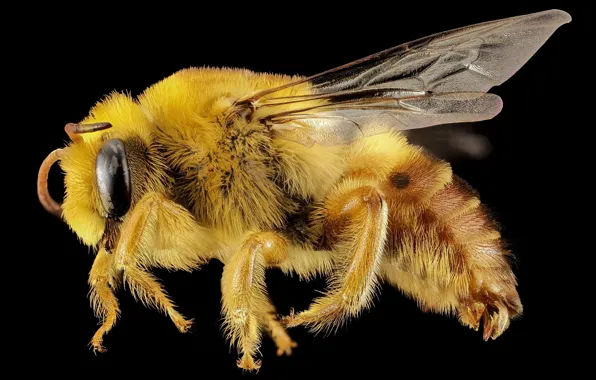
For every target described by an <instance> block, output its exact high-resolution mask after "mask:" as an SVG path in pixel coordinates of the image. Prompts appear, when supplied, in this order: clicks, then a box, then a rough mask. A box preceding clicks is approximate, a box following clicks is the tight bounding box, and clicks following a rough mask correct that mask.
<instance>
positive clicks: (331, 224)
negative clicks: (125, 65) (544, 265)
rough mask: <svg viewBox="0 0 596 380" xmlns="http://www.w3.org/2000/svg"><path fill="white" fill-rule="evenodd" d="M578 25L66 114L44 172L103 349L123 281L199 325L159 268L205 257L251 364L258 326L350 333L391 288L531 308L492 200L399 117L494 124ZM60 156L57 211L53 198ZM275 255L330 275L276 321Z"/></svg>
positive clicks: (175, 81) (226, 78)
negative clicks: (505, 103)
mask: <svg viewBox="0 0 596 380" xmlns="http://www.w3.org/2000/svg"><path fill="white" fill-rule="evenodd" d="M569 21H570V17H569V15H567V14H566V13H564V12H561V11H557V10H553V11H546V12H539V13H536V14H531V15H526V16H518V17H514V18H510V19H504V20H497V21H493V22H489V23H485V24H477V25H475V26H472V27H468V28H462V29H456V30H453V31H450V32H445V33H442V34H438V35H434V36H430V37H427V38H424V39H420V40H417V41H415V42H413V43H409V44H404V45H400V46H398V47H396V48H393V49H389V50H387V51H384V52H382V53H379V54H377V55H373V56H370V57H367V58H366V59H363V60H361V61H357V62H355V63H353V64H350V65H346V66H342V67H339V68H337V69H334V70H331V71H328V72H325V73H322V74H319V75H315V76H313V77H310V78H301V77H290V76H284V75H274V74H260V73H254V72H251V71H248V70H237V69H216V68H192V69H186V70H181V71H179V72H177V73H175V74H173V75H171V76H169V77H167V78H165V79H163V80H162V81H160V82H158V83H156V84H155V85H153V86H151V87H149V88H148V89H146V91H144V92H143V93H142V94H140V95H139V96H138V97H136V98H132V97H130V96H128V95H124V94H120V93H114V94H111V95H110V96H108V97H107V98H106V99H104V100H103V101H100V102H99V103H98V104H96V105H95V106H94V107H93V108H92V110H91V112H90V114H89V116H88V117H86V118H85V119H84V120H82V121H81V122H80V123H78V124H69V125H67V127H66V129H65V130H66V132H67V133H68V135H69V136H70V137H71V140H72V142H70V143H69V144H68V146H67V147H65V148H64V149H57V150H56V151H54V152H52V153H51V154H50V155H49V156H48V158H47V159H46V160H45V161H44V163H43V164H42V167H41V169H40V172H39V177H38V193H39V198H40V201H41V202H42V204H43V205H44V207H45V208H46V209H47V210H48V211H50V212H53V213H55V214H57V215H60V216H61V217H62V218H63V219H64V220H65V221H66V223H67V224H68V225H69V226H70V228H71V229H72V230H73V231H74V232H75V233H76V235H77V236H78V237H79V239H80V240H81V241H82V242H83V243H84V244H86V245H88V246H89V247H92V248H93V249H94V251H95V252H97V255H96V259H95V261H94V264H93V267H92V268H91V271H90V274H89V284H90V286H91V301H92V306H93V309H94V311H95V313H96V314H97V316H98V317H99V318H100V319H101V321H102V323H101V326H100V328H99V329H98V331H97V332H96V334H95V335H94V336H93V337H92V340H91V344H92V346H93V349H94V350H96V351H100V352H101V351H104V350H105V348H104V347H103V338H104V336H105V334H106V333H107V332H108V331H109V330H111V329H112V328H113V327H114V325H115V324H116V321H117V319H118V316H119V315H120V309H119V305H118V300H117V298H116V296H115V293H114V292H115V290H117V289H118V288H119V286H120V285H121V284H123V283H124V284H126V285H127V287H128V288H129V289H130V290H131V291H132V293H133V294H134V296H135V297H137V298H138V299H139V300H141V301H142V302H143V303H145V304H146V305H150V306H153V307H155V308H157V309H159V310H161V311H163V312H164V313H166V314H167V315H168V316H169V317H170V318H171V319H172V321H173V322H174V323H175V325H176V326H177V328H178V329H179V330H180V331H181V332H186V331H187V330H188V328H189V327H190V325H191V323H192V320H189V319H187V317H185V316H182V315H181V314H180V313H179V312H178V311H177V310H176V306H175V304H174V302H173V300H171V299H170V298H169V296H168V295H167V292H166V291H165V289H163V287H162V286H161V285H160V283H159V281H158V279H156V278H155V277H154V276H153V275H152V274H151V272H150V270H151V268H157V267H161V268H167V269H170V270H184V271H192V270H194V269H196V268H198V267H200V266H201V265H203V264H205V263H207V262H208V261H209V260H219V261H221V262H222V263H223V264H224V270H223V276H222V280H221V289H222V313H223V316H224V325H225V327H226V332H227V336H228V338H229V339H230V341H231V343H232V344H233V345H235V346H236V347H237V348H238V351H239V356H240V358H239V360H238V366H239V367H241V368H244V369H248V370H255V369H258V368H259V367H260V365H261V362H260V360H258V358H257V353H258V350H259V347H260V344H261V339H262V335H263V333H267V334H268V335H269V336H270V337H271V338H272V339H273V340H274V341H275V343H276V345H277V347H278V351H277V354H278V355H282V354H290V353H291V351H292V348H294V347H296V343H294V342H293V341H292V339H291V338H290V337H289V335H288V334H287V332H286V328H289V327H294V326H299V325H305V326H309V327H310V328H311V329H312V330H313V331H320V330H327V329H333V328H336V327H338V326H340V325H341V324H342V323H344V322H346V321H347V320H348V319H350V318H352V317H356V316H358V315H359V314H360V313H361V312H362V311H363V310H365V309H367V308H368V307H370V306H371V300H372V298H373V296H374V295H375V292H376V291H377V290H378V285H379V284H380V283H382V282H386V283H388V284H391V285H393V286H395V287H397V288H398V289H400V290H401V291H402V292H403V293H404V294H406V295H407V296H409V297H411V298H412V299H414V300H415V301H416V302H417V304H418V305H419V306H420V307H421V308H422V309H423V310H425V311H429V312H436V313H443V314H446V315H452V316H455V317H457V318H458V319H459V321H460V322H461V323H462V324H464V325H466V326H469V327H471V328H473V329H476V330H478V329H479V327H480V324H481V322H482V324H483V330H484V331H483V337H484V339H485V340H488V339H490V338H492V339H496V338H497V337H499V336H500V335H501V334H502V333H503V332H504V331H505V330H506V329H507V328H508V326H509V323H510V321H511V320H512V319H514V318H515V317H518V316H519V315H520V314H521V312H522V309H523V308H522V305H521V302H520V299H519V296H518V293H517V290H516V285H517V283H516V279H515V276H514V274H513V272H512V270H511V267H510V265H509V258H510V256H511V254H510V252H508V251H507V250H506V249H505V247H504V245H503V242H502V241H501V236H500V233H499V230H498V228H497V226H496V224H495V223H494V222H493V220H492V219H491V217H490V215H489V213H488V212H487V211H486V209H485V208H484V207H483V205H482V204H481V202H480V199H479V197H478V195H477V194H476V193H475V192H474V191H473V190H472V189H471V188H470V187H469V186H468V185H467V184H466V183H465V182H464V181H463V180H462V179H460V178H458V177H456V176H455V175H454V174H453V173H452V171H451V167H450V165H449V164H448V163H447V162H445V161H443V160H440V159H438V158H436V157H434V156H433V155H432V154H430V153H429V152H427V151H426V150H425V149H423V148H422V147H420V146H415V145H412V144H410V143H409V142H408V140H407V139H406V137H405V135H404V134H403V133H402V131H401V130H402V129H409V128H420V127H426V126H430V125H435V124H440V123H447V122H466V121H475V120H485V119H488V118H491V117H494V116H495V115H496V114H497V113H498V112H499V111H500V109H501V106H502V103H501V101H500V98H498V97H497V96H495V95H492V94H488V93H486V91H487V90H488V89H489V88H490V87H491V86H493V85H495V84H500V83H502V82H503V81H505V80H507V78H509V76H510V75H512V73H514V72H515V71H516V70H517V69H518V68H519V67H520V66H521V65H522V64H523V63H524V62H525V60H527V59H529V57H530V56H531V55H532V54H533V52H535V51H536V49H538V47H539V46H540V45H541V44H542V43H543V42H544V41H545V40H546V39H547V38H548V37H549V36H550V34H552V32H554V30H555V29H556V28H557V27H559V26H560V25H562V24H564V23H566V22H569ZM485 42H486V43H485ZM453 52H456V53H453ZM429 57H430V58H432V59H430V60H429ZM405 58H407V59H405ZM470 70H471V71H473V72H472V73H471V72H470ZM56 161H60V165H61V167H62V169H63V171H64V172H65V185H66V194H65V198H64V202H63V204H62V205H59V204H57V203H56V202H55V201H53V200H52V199H51V197H50V196H49V194H48V192H47V174H48V172H49V167H50V166H51V165H52V164H53V163H54V162H56ZM270 268H279V269H281V270H282V271H284V272H285V273H294V274H297V275H298V276H300V278H302V279H306V280H308V279H312V278H313V277H314V276H317V275H322V276H328V278H329V286H328V289H327V291H326V292H325V293H324V294H323V295H322V296H321V297H320V298H318V299H316V300H314V302H313V303H312V305H311V306H310V307H309V308H308V309H307V310H304V311H301V312H299V313H296V314H294V313H291V314H290V315H289V316H285V317H281V318H280V317H279V316H278V315H277V312H276V309H275V306H274V305H273V304H272V303H271V301H270V299H269V297H268V293H267V289H266V285H265V273H266V271H267V270H268V269H270Z"/></svg>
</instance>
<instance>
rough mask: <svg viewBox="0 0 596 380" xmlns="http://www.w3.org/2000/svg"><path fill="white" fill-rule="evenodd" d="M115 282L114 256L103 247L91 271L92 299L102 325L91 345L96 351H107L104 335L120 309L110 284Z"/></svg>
mask: <svg viewBox="0 0 596 380" xmlns="http://www.w3.org/2000/svg"><path fill="white" fill-rule="evenodd" d="M114 284H115V277H114V273H113V271H112V256H111V255H109V254H108V253H107V252H106V251H105V250H104V249H103V248H102V249H100V250H99V252H98V253H97V256H96V257H95V261H94V262H93V266H92V267H91V272H90V273H89V285H90V286H91V291H90V299H91V306H92V307H93V311H94V312H95V315H96V316H97V317H98V318H99V319H101V326H100V327H99V329H98V330H97V332H96V333H95V335H93V338H92V339H91V346H92V347H93V350H94V351H99V352H105V351H107V350H106V348H105V347H104V346H103V345H102V344H103V337H104V335H105V334H107V333H108V331H110V330H111V329H112V327H114V325H115V324H116V320H117V319H118V315H119V314H120V309H119V308H118V300H117V299H116V296H115V295H114V293H113V291H112V289H111V287H110V285H112V286H113V285H114Z"/></svg>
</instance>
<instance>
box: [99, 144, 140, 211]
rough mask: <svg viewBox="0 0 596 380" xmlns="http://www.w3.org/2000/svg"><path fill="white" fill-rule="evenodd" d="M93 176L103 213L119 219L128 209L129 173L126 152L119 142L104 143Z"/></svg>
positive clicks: (129, 199)
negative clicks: (95, 180) (95, 178)
mask: <svg viewBox="0 0 596 380" xmlns="http://www.w3.org/2000/svg"><path fill="white" fill-rule="evenodd" d="M95 175H96V176H97V185H98V187H99V194H100V198H101V203H102V205H103V208H104V211H105V213H106V215H107V216H108V217H112V218H119V217H122V216H123V215H125V214H126V212H127V211H128V209H129V208H130V202H131V187H130V172H129V169H128V161H127V159H126V151H125V149H124V144H123V143H122V141H121V140H118V139H113V140H109V141H106V142H105V143H104V144H103V146H102V147H101V150H100V151H99V154H98V155H97V160H96V161H95Z"/></svg>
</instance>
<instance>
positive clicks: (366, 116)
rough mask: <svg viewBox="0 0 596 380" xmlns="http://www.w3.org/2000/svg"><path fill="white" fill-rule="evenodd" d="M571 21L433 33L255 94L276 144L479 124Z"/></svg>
mask: <svg viewBox="0 0 596 380" xmlns="http://www.w3.org/2000/svg"><path fill="white" fill-rule="evenodd" d="M570 21H571V17H570V16H569V14H567V13H565V12H563V11H559V10H550V11H545V12H539V13H533V14H529V15H524V16H517V17H511V18H507V19H502V20H496V21H490V22H485V23H481V24H476V25H472V26H468V27H464V28H459V29H454V30H451V31H448V32H443V33H438V34H434V35H431V36H428V37H425V38H421V39H418V40H415V41H412V42H409V43H405V44H402V45H399V46H397V47H394V48H391V49H388V50H385V51H382V52H380V53H377V54H374V55H371V56H369V57H366V58H363V59H360V60H358V61H355V62H352V63H349V64H347V65H344V66H340V67H338V68H335V69H332V70H329V71H326V72H323V73H320V74H317V75H314V76H311V77H308V78H304V79H301V80H298V81H296V82H293V83H290V84H287V85H284V86H281V87H277V88H272V89H268V90H265V91H262V92H259V93H257V94H253V95H252V96H250V97H249V98H247V99H245V100H244V102H249V103H251V104H252V106H253V109H255V110H256V113H255V115H256V117H258V118H259V119H261V120H262V121H263V122H266V123H268V124H269V125H270V126H271V130H272V131H274V132H275V133H276V134H277V135H278V136H279V137H281V138H286V139H290V140H294V141H298V142H301V143H303V144H306V145H311V144H314V143H319V144H324V145H335V144H343V143H347V142H350V141H353V140H354V139H357V138H359V137H362V136H368V135H372V134H377V133H383V132H387V131H389V130H391V129H397V130H410V129H416V128H423V127H429V126H433V125H438V124H446V123H461V122H472V121H481V120H486V119H490V118H492V117H494V116H495V115H497V114H498V113H499V112H500V110H501V107H502V102H501V99H500V98H499V97H498V96H497V95H493V94H488V93H487V92H488V90H489V89H490V88H492V87H493V86H497V85H500V84H502V83H503V82H505V81H506V80H507V79H509V78H510V77H511V76H512V75H513V74H514V73H515V72H517V71H518V70H519V68H520V67H522V66H523V65H524V64H525V63H526V62H527V61H528V60H529V59H530V57H531V56H532V55H534V53H535V52H536V51H537V50H538V49H539V48H540V47H541V46H542V45H543V44H544V43H545V42H546V40H547V39H548V38H549V37H550V36H551V35H552V34H553V33H554V31H555V30H556V29H557V28H558V27H560V26H561V25H563V24H565V23H568V22H570Z"/></svg>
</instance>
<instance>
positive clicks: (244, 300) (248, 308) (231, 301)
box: [222, 232, 295, 370]
mask: <svg viewBox="0 0 596 380" xmlns="http://www.w3.org/2000/svg"><path fill="white" fill-rule="evenodd" d="M287 256H288V249H287V244H286V242H285V240H284V239H283V238H282V237H281V236H280V235H278V234H276V233H273V232H258V233H253V234H251V235H249V236H248V237H247V238H246V239H245V240H244V242H243V243H242V246H241V248H240V250H239V251H238V252H236V253H235V254H234V255H233V256H232V257H231V259H230V260H229V262H227V263H226V264H225V266H224V270H223V276H222V298H223V300H222V301H223V314H224V318H225V322H224V326H225V328H226V330H227V334H228V337H229V338H230V340H231V343H232V344H234V345H236V346H237V347H238V351H239V354H240V355H241V358H240V359H239V360H238V363H237V364H238V367H240V368H243V369H247V370H257V369H259V368H260V367H261V361H260V360H255V359H254V357H255V355H256V354H257V351H258V348H259V346H260V343H261V335H262V334H261V333H262V329H263V328H265V329H266V330H268V331H269V332H270V334H271V336H272V338H273V339H274V340H275V342H276V344H277V346H278V347H279V348H280V349H283V351H284V352H288V351H289V350H291V347H292V346H293V342H292V341H291V339H289V337H288V336H287V334H286V333H285V331H284V329H283V327H282V326H281V325H280V324H279V322H278V321H277V319H276V318H275V308H274V307H273V305H272V304H271V301H270V300H269V296H268V295H267V290H266V285H265V270H266V268H267V267H269V266H277V265H279V264H281V263H282V262H284V261H285V260H286V259H287ZM288 346H289V347H288ZM294 347H295V344H294Z"/></svg>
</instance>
